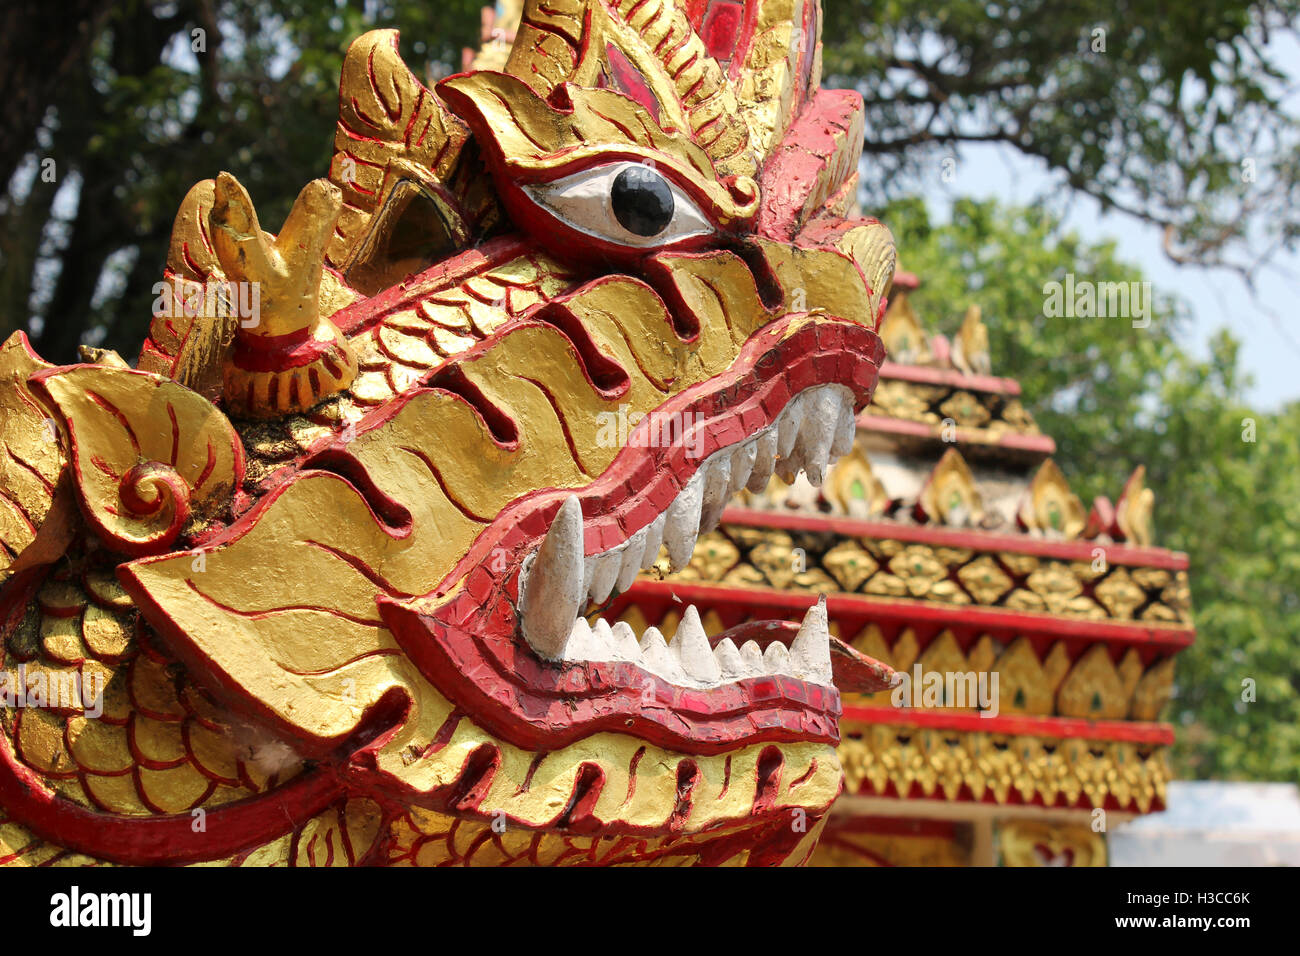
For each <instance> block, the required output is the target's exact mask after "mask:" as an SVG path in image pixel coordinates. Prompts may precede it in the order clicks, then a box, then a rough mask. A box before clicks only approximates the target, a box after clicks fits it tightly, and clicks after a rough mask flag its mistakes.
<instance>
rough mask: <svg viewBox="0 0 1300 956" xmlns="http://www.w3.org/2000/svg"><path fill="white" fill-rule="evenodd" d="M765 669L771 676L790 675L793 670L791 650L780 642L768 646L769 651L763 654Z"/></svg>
mask: <svg viewBox="0 0 1300 956" xmlns="http://www.w3.org/2000/svg"><path fill="white" fill-rule="evenodd" d="M763 667H764V668H765V669H766V670H767V672H768V673H769V674H789V675H790V676H791V677H793V676H794V674H792V673H791V671H792V670H793V668H792V667H791V666H790V650H789V648H787V647H786V646H785V645H784V644H782V643H781V642H780V641H773V642H772V643H771V644H769V645H767V650H765V651H764V652H763Z"/></svg>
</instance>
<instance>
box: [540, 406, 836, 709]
mask: <svg viewBox="0 0 1300 956" xmlns="http://www.w3.org/2000/svg"><path fill="white" fill-rule="evenodd" d="M853 404H854V396H853V392H852V390H851V389H849V388H847V387H845V386H843V385H818V386H813V387H812V388H808V389H805V390H804V391H803V392H800V393H799V394H798V395H796V396H794V397H793V398H792V399H791V400H790V402H789V404H787V405H786V406H785V408H784V409H783V410H782V411H781V413H780V415H779V416H778V417H777V419H776V421H775V422H773V423H772V424H770V425H767V426H766V427H764V428H762V429H760V430H759V431H758V432H757V433H755V434H753V435H750V436H748V437H746V438H744V439H743V440H741V441H737V442H734V443H732V444H730V445H727V446H725V447H723V448H720V449H718V450H717V451H715V452H713V454H711V455H710V456H709V457H708V458H707V459H705V460H704V462H703V463H702V464H701V465H700V466H699V469H698V470H697V471H696V472H695V474H694V475H692V476H691V478H690V480H688V481H687V482H686V485H685V486H684V487H683V488H682V489H681V490H680V491H679V492H678V493H677V495H676V497H675V498H673V500H672V502H671V504H669V505H668V507H667V508H666V509H664V510H663V511H661V512H660V513H659V514H658V516H657V517H655V518H654V520H653V521H651V522H650V524H648V525H647V526H645V527H643V528H641V529H640V530H639V531H637V532H635V533H634V534H633V535H632V537H631V538H629V539H628V540H627V541H625V542H624V543H622V544H619V545H617V546H615V547H613V548H609V549H607V550H602V551H598V552H596V553H595V554H585V553H584V540H585V535H584V530H583V523H582V505H581V502H580V500H579V498H578V496H577V495H570V496H569V497H568V498H567V499H565V501H564V503H563V504H562V505H561V506H560V509H559V510H558V511H557V512H556V515H555V519H554V521H553V522H552V524H551V527H550V529H549V530H548V531H547V534H546V537H545V539H544V540H543V541H542V544H541V546H540V547H539V548H538V549H537V550H536V551H534V552H533V553H531V554H529V555H528V557H526V558H525V559H524V562H523V566H522V569H521V571H520V585H519V609H520V631H521V633H522V635H523V637H524V638H525V639H526V640H527V641H528V644H529V645H530V646H531V647H532V648H533V650H534V651H536V652H537V653H538V654H539V655H540V656H542V657H544V658H547V659H549V660H555V661H568V662H591V663H596V662H613V661H625V662H628V663H631V664H635V665H637V666H639V667H640V668H641V669H642V670H644V671H646V672H647V673H649V674H652V675H654V676H656V677H660V678H662V679H663V680H666V681H668V682H669V683H671V684H672V685H674V686H677V687H693V688H714V687H719V686H721V685H722V684H725V683H730V682H735V681H741V680H745V679H747V678H751V677H763V676H766V675H778V674H780V675H786V676H788V677H794V678H796V679H798V680H801V681H808V682H811V683H814V684H821V685H830V684H831V683H832V674H831V656H830V635H829V633H828V631H827V628H826V611H825V607H824V606H823V605H817V606H815V607H813V608H812V609H811V610H810V611H809V612H808V615H807V617H806V618H805V619H804V621H803V624H802V626H801V627H800V628H799V630H798V632H797V634H796V635H795V636H794V639H793V641H791V642H790V643H789V644H788V645H787V644H786V643H785V642H784V641H782V640H780V639H778V638H775V637H771V635H770V634H769V635H768V636H769V638H770V639H769V640H768V641H767V642H766V647H764V646H763V645H762V644H761V643H760V642H759V641H758V640H757V639H755V638H749V639H747V640H743V642H742V643H740V644H739V645H737V642H736V638H737V637H741V636H742V633H744V632H745V630H746V629H745V627H744V626H742V628H741V629H740V630H739V631H738V633H737V634H735V635H732V634H730V633H727V634H720V635H713V636H712V637H710V636H709V635H706V634H705V632H704V627H703V625H702V624H701V622H700V617H699V613H698V612H697V611H696V609H695V608H694V606H691V607H688V608H687V609H686V611H685V613H684V614H683V616H682V620H681V623H680V625H679V626H678V629H677V634H676V636H675V638H674V640H673V641H672V642H671V643H669V642H668V641H666V640H665V638H664V635H663V634H662V633H661V632H660V631H659V630H658V629H657V628H654V627H650V628H647V629H646V631H645V633H644V634H642V635H637V634H634V633H633V631H632V628H631V626H630V625H628V624H626V623H624V622H618V623H615V624H613V625H611V624H610V623H609V622H608V621H606V620H604V619H603V618H600V617H597V618H596V619H595V620H594V621H589V620H588V618H587V617H586V616H584V615H583V613H582V612H583V611H584V610H585V609H586V608H587V606H588V603H589V602H590V603H593V604H596V605H600V604H603V603H604V602H605V601H606V600H608V599H609V597H610V595H611V594H612V593H613V592H614V591H615V590H617V591H620V592H621V591H626V590H627V589H628V587H630V586H631V584H632V581H633V580H634V579H635V578H636V576H637V574H638V573H639V572H640V571H641V570H643V569H646V568H650V567H652V566H653V565H654V563H655V561H656V560H657V559H658V556H659V552H660V549H661V546H662V548H663V549H664V550H665V551H666V552H667V554H668V560H669V563H670V566H671V567H672V568H673V570H677V569H679V568H681V567H683V566H685V564H686V563H687V562H688V561H689V560H690V558H691V555H692V554H693V553H694V551H695V544H696V540H697V538H698V536H699V535H700V534H705V533H707V532H709V531H712V530H713V529H714V528H716V527H717V526H718V522H719V520H720V518H721V517H722V510H723V508H724V507H725V506H726V504H727V502H728V501H729V500H730V499H731V498H732V497H733V496H734V495H735V494H737V493H738V492H739V491H740V490H741V489H742V488H748V489H750V490H751V491H761V490H762V489H763V488H765V487H766V486H767V483H768V480H769V479H770V478H771V476H772V473H773V471H774V470H778V471H780V472H781V473H782V477H787V476H788V478H789V479H793V478H794V477H795V476H796V475H797V474H798V473H799V471H801V470H802V471H804V472H805V473H806V474H807V475H808V478H809V480H810V481H811V482H812V483H813V484H814V485H820V484H821V482H822V479H823V477H824V476H825V474H826V470H827V469H828V468H829V466H830V465H831V464H832V463H833V462H834V461H835V459H837V458H839V457H840V456H841V455H843V454H845V453H847V452H848V451H849V450H850V449H851V448H852V447H853V438H854V416H853ZM654 425H655V422H654V420H653V419H652V420H651V423H650V430H651V431H652V432H653V431H654V430H655V428H654ZM733 630H736V629H733ZM749 630H752V627H751V628H749ZM768 630H769V631H773V632H774V631H775V630H777V629H773V628H769V629H768Z"/></svg>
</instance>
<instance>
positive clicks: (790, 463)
mask: <svg viewBox="0 0 1300 956" xmlns="http://www.w3.org/2000/svg"><path fill="white" fill-rule="evenodd" d="M800 467H802V466H801V465H800V464H799V462H797V461H795V460H794V459H793V458H782V459H781V460H779V461H778V462H777V463H776V473H777V474H778V475H780V476H781V480H782V481H784V482H785V483H786V484H787V485H793V484H794V482H795V479H796V478H798V477H799V469H800Z"/></svg>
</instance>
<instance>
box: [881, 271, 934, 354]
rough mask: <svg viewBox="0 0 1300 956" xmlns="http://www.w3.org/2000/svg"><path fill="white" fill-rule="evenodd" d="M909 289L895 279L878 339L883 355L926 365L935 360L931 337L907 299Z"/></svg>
mask: <svg viewBox="0 0 1300 956" xmlns="http://www.w3.org/2000/svg"><path fill="white" fill-rule="evenodd" d="M910 291H911V290H910V289H909V288H907V287H905V286H900V285H899V284H898V282H897V280H895V283H894V292H893V295H892V296H890V299H889V306H888V307H887V308H886V309H885V317H884V319H883V320H881V323H880V338H881V340H882V341H883V342H884V343H885V354H886V355H888V356H889V360H890V361H891V362H897V363H898V364H900V365H928V364H930V363H931V362H932V361H933V360H934V352H933V351H932V350H931V348H930V338H929V336H928V335H927V334H926V332H925V329H923V328H922V327H921V320H920V319H919V318H917V315H916V309H914V308H913V307H912V302H911V300H910V298H909V293H910Z"/></svg>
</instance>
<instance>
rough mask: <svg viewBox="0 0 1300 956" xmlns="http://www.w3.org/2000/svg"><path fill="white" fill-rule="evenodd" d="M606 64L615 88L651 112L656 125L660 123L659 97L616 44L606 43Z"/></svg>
mask: <svg viewBox="0 0 1300 956" xmlns="http://www.w3.org/2000/svg"><path fill="white" fill-rule="evenodd" d="M605 62H606V64H608V66H609V79H610V81H611V82H612V84H613V88H614V89H616V90H618V91H619V92H620V93H622V94H623V95H624V96H627V97H629V98H631V99H633V100H636V102H638V103H640V104H641V105H642V106H644V107H645V108H646V109H647V110H649V111H650V115H651V116H653V117H654V120H655V122H656V123H658V122H660V116H659V113H660V107H659V97H657V96H655V94H654V90H652V89H650V84H649V83H647V82H646V81H645V77H644V76H642V75H641V71H640V70H638V69H637V68H636V67H635V66H633V65H632V61H631V60H629V59H628V58H627V55H626V54H625V53H624V52H623V51H622V50H620V49H619V48H618V47H616V46H615V45H614V44H612V43H606V44H605Z"/></svg>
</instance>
